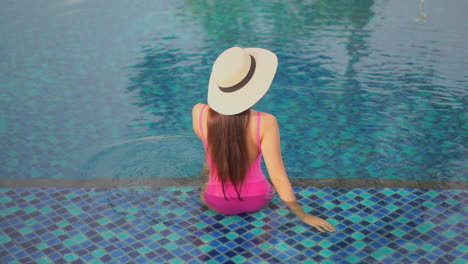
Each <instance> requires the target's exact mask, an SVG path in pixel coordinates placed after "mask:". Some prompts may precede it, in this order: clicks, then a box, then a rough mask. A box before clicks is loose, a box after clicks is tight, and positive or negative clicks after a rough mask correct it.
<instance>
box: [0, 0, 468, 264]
mask: <svg viewBox="0 0 468 264" xmlns="http://www.w3.org/2000/svg"><path fill="white" fill-rule="evenodd" d="M467 8H468V4H467V3H466V1H462V0H453V1H434V0H419V1H418V0H414V1H405V0H397V1H385V0H378V1H372V0H360V1H358V0H356V1H344V0H329V1H267V0H261V1H206V0H175V1H163V0H157V1H149V0H143V1H138V2H133V1H123V0H116V1H112V4H110V3H109V1H103V0H96V1H85V0H60V1H59V0H54V1H45V0H37V1H25V0H18V1H7V2H6V3H4V4H3V5H2V9H1V10H0V36H1V41H0V58H1V60H0V146H1V150H2V151H0V263H106V264H107V263H466V262H468V257H467V255H468V254H467V253H468V248H467V244H468V241H467V237H468V234H467V232H466V230H467V228H466V226H467V224H468V220H467V216H468V211H467V203H468V202H467V197H468V193H467V191H466V189H467V182H468V179H467V177H468V173H467V172H468V168H467V165H466V164H468V163H467V162H466V161H467V158H468V155H467V151H466V146H467V142H468V132H467V129H468V125H467V124H468V122H467V121H468V115H467V111H466V105H467V98H468V79H467V75H466V70H465V64H466V60H467V55H466V51H465V47H466V37H465V35H466V32H467V30H468V23H467V22H468V21H467V20H468V19H467V18H466V16H465V14H464V13H465V12H464V11H465V10H467ZM234 45H239V46H242V47H263V48H267V49H270V50H272V51H274V52H275V53H276V54H277V56H278V58H279V67H278V72H277V75H276V77H275V80H274V82H273V84H272V87H271V89H270V91H269V93H268V94H267V95H266V96H265V97H264V98H263V99H262V100H261V101H260V102H259V103H258V104H257V105H256V107H255V109H257V110H260V111H265V112H270V113H273V114H275V115H276V116H277V118H278V121H279V124H280V128H281V134H282V150H283V156H284V159H285V164H286V168H287V171H288V174H289V176H290V177H291V178H292V179H293V180H294V183H295V184H296V185H300V186H297V187H295V191H296V192H297V197H298V200H299V202H300V203H302V204H303V205H304V206H305V208H306V210H307V211H309V212H311V213H312V214H315V215H317V216H321V217H324V218H327V219H328V220H329V221H330V222H332V223H333V224H334V225H335V226H336V227H337V230H338V231H337V232H336V233H334V234H320V233H318V232H317V231H316V230H314V229H311V228H308V227H307V226H305V225H303V224H301V223H300V222H299V220H297V219H296V218H295V217H294V216H293V215H292V214H290V213H289V211H288V210H287V208H286V206H285V205H284V204H283V203H282V202H281V201H280V200H279V199H278V197H276V198H274V203H272V204H270V205H269V206H268V207H267V208H265V209H264V210H262V211H260V212H258V213H255V214H252V215H240V216H233V217H226V216H221V215H216V214H214V213H212V212H210V211H209V210H208V209H207V208H205V207H203V206H202V205H201V204H200V201H199V200H198V196H197V194H198V192H199V191H200V187H199V185H198V184H199V183H200V182H201V181H202V179H200V178H199V174H200V170H201V168H202V166H203V163H204V158H203V149H202V145H201V142H200V141H199V140H198V139H197V138H196V137H195V135H194V134H193V132H192V128H191V115H190V112H191V108H192V106H193V105H194V104H195V103H197V102H206V88H207V87H206V86H207V82H208V77H209V74H210V68H211V63H212V62H213V61H214V59H215V58H216V56H217V55H218V54H219V53H221V52H222V51H223V50H224V49H226V48H228V47H231V46H234ZM176 178H177V179H176ZM176 180H177V181H176ZM320 180H324V181H323V182H322V181H320ZM327 184H332V186H327ZM347 184H350V185H349V186H347Z"/></svg>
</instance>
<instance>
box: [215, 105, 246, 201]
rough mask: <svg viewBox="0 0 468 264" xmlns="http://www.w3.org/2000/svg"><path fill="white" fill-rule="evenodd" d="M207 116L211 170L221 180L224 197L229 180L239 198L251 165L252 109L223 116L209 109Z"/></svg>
mask: <svg viewBox="0 0 468 264" xmlns="http://www.w3.org/2000/svg"><path fill="white" fill-rule="evenodd" d="M208 113H209V118H208V125H207V126H208V136H207V137H208V152H209V153H210V157H211V162H212V164H213V168H211V169H212V170H215V171H216V172H217V174H218V177H219V180H220V181H221V184H222V188H223V194H224V199H227V198H226V186H227V183H228V182H231V184H232V185H233V186H234V188H235V190H236V193H237V198H238V199H239V200H242V199H241V197H240V193H241V190H242V184H243V182H244V180H245V176H246V173H247V169H248V166H249V160H248V152H247V125H248V124H249V118H250V109H247V110H245V111H244V112H242V113H239V114H236V115H222V114H219V113H217V112H215V111H213V110H212V109H210V111H209V112H208Z"/></svg>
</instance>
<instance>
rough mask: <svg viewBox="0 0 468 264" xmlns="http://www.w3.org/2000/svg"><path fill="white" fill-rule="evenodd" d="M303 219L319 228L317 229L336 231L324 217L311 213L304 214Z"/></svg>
mask: <svg viewBox="0 0 468 264" xmlns="http://www.w3.org/2000/svg"><path fill="white" fill-rule="evenodd" d="M301 220H302V221H303V222H304V223H306V224H308V225H310V226H313V227H315V228H317V230H318V231H320V232H324V230H327V231H330V232H335V231H336V229H335V227H334V226H332V225H331V224H330V223H328V222H327V221H325V220H323V219H322V218H318V217H316V216H313V215H310V214H304V216H302V217H301Z"/></svg>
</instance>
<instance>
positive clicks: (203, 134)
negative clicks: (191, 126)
mask: <svg viewBox="0 0 468 264" xmlns="http://www.w3.org/2000/svg"><path fill="white" fill-rule="evenodd" d="M207 106H208V105H205V106H203V108H202V110H201V111H200V117H199V118H198V125H199V127H200V136H201V139H202V141H203V145H204V146H205V147H206V141H205V133H203V124H202V119H203V110H205V108H206V107H207Z"/></svg>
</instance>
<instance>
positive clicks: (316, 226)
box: [314, 225, 324, 233]
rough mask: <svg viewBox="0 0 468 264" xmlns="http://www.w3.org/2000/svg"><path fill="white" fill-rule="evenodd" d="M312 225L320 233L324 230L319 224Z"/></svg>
mask: <svg viewBox="0 0 468 264" xmlns="http://www.w3.org/2000/svg"><path fill="white" fill-rule="evenodd" d="M314 227H315V228H317V230H318V231H320V232H322V233H323V232H324V231H323V229H322V228H321V227H320V226H319V225H315V226H314Z"/></svg>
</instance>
